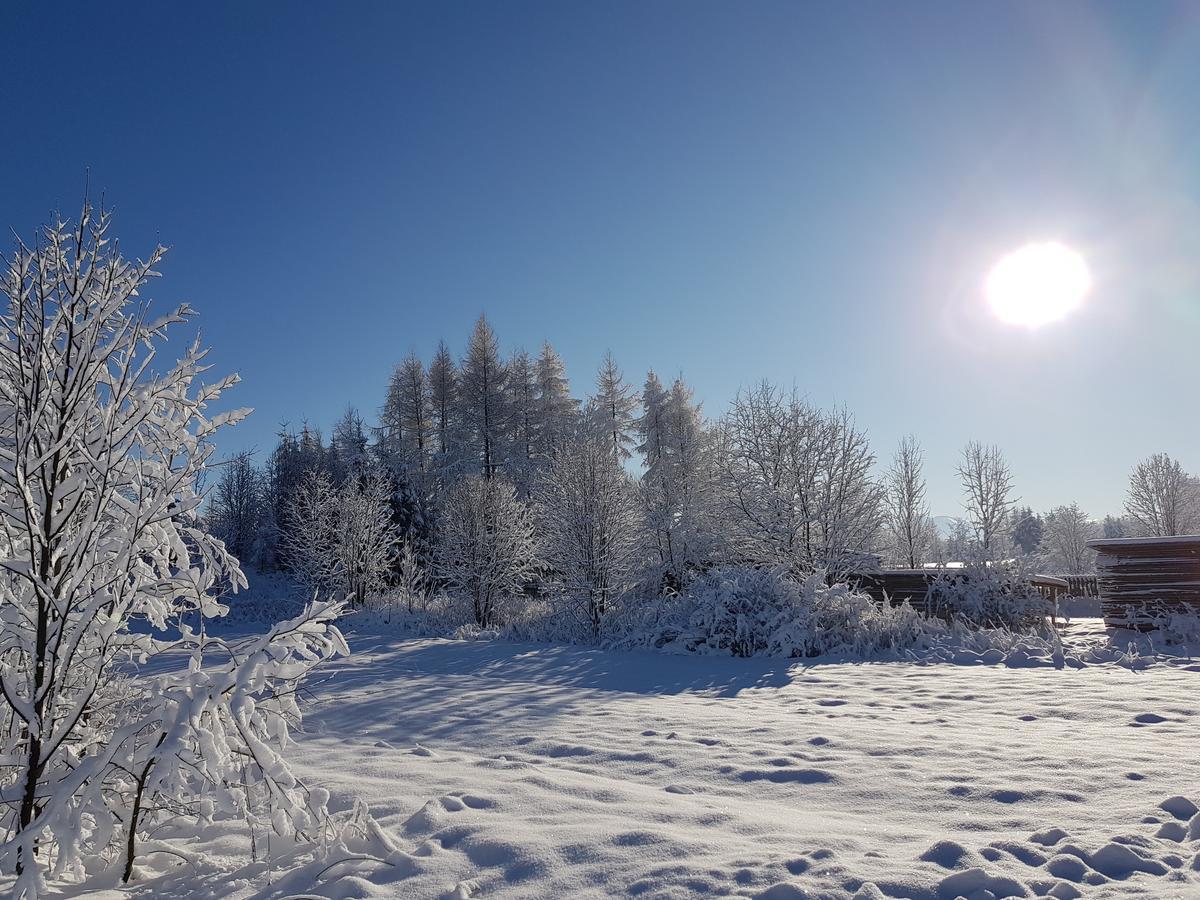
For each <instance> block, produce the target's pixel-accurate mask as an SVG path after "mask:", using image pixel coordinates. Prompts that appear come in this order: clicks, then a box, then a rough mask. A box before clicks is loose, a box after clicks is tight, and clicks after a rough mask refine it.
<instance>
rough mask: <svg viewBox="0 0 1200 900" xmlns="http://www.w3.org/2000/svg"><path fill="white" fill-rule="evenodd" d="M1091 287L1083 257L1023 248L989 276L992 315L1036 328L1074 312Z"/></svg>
mask: <svg viewBox="0 0 1200 900" xmlns="http://www.w3.org/2000/svg"><path fill="white" fill-rule="evenodd" d="M1091 285H1092V278H1091V275H1090V274H1089V273H1088V267H1087V263H1085V262H1084V261H1083V257H1082V256H1080V255H1079V254H1078V253H1076V252H1075V251H1074V250H1072V249H1071V248H1070V247H1066V246H1064V245H1062V244H1059V243H1055V242H1049V243H1044V244H1026V245H1025V246H1024V247H1021V248H1020V249H1019V250H1014V251H1013V252H1012V253H1009V254H1008V255H1007V256H1005V257H1004V258H1003V259H1001V260H1000V261H999V262H998V263H996V265H994V266H993V267H992V270H991V272H989V273H988V277H987V284H986V293H987V299H988V303H989V304H990V305H991V307H992V312H994V313H995V314H996V316H997V317H998V318H1000V319H1001V320H1002V321H1004V322H1008V323H1009V324H1012V325H1024V326H1025V327H1027V328H1037V327H1039V326H1041V325H1046V324H1047V323H1049V322H1057V321H1058V320H1059V319H1062V318H1064V317H1065V316H1067V315H1068V314H1069V313H1071V312H1072V311H1074V310H1075V309H1077V308H1078V307H1079V306H1080V305H1081V304H1082V303H1083V298H1084V296H1086V294H1087V292H1088V289H1089V288H1090V287H1091Z"/></svg>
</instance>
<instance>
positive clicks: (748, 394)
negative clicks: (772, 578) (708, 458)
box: [721, 382, 883, 577]
mask: <svg viewBox="0 0 1200 900" xmlns="http://www.w3.org/2000/svg"><path fill="white" fill-rule="evenodd" d="M723 431H724V435H725V440H724V450H723V453H722V455H721V458H722V468H723V470H724V473H725V478H724V481H725V486H726V492H727V500H726V502H727V505H728V509H729V522H730V527H731V529H732V531H733V535H734V538H735V540H736V542H737V546H736V552H737V553H738V554H739V555H740V556H742V557H744V558H746V559H750V560H754V561H756V562H760V563H764V564H768V565H777V566H785V567H788V568H790V569H792V570H794V571H796V572H798V573H803V572H811V571H813V570H816V569H823V570H825V571H826V572H828V573H829V574H830V575H831V576H833V577H840V576H843V575H848V574H852V573H853V572H855V571H859V570H861V567H862V566H863V565H864V564H869V558H870V553H871V551H872V550H873V549H874V548H875V547H876V546H877V544H878V541H879V533H880V529H881V528H882V525H883V489H882V488H881V487H880V486H879V485H878V484H876V483H875V481H874V480H873V479H872V477H871V468H872V466H873V465H874V462H875V456H874V454H873V453H872V452H871V449H870V445H869V443H868V441H867V436H866V434H865V433H864V432H863V431H861V430H860V429H859V428H858V427H857V426H856V425H855V423H854V420H853V418H852V417H851V416H850V414H849V413H848V412H846V411H844V410H840V411H833V412H824V411H822V410H818V409H815V408H813V407H812V406H810V405H809V404H808V403H806V402H805V401H803V400H802V399H801V398H800V397H799V396H798V395H797V394H796V392H795V391H792V392H791V393H790V394H789V393H784V392H783V391H781V390H779V389H778V388H776V387H774V386H773V385H771V384H769V383H767V382H763V383H762V384H760V385H759V386H758V387H757V388H755V389H753V390H749V391H742V392H739V394H738V396H737V397H736V398H735V400H734V402H733V404H732V406H731V408H730V410H729V413H728V414H727V415H726V417H725V420H724V423H723Z"/></svg>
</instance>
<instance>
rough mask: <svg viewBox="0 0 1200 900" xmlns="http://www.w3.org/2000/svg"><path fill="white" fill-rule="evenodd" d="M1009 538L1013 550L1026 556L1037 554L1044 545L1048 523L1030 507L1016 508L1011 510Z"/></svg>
mask: <svg viewBox="0 0 1200 900" xmlns="http://www.w3.org/2000/svg"><path fill="white" fill-rule="evenodd" d="M1008 518H1009V522H1010V523H1011V524H1010V525H1009V531H1008V537H1009V540H1010V541H1011V542H1012V547H1013V549H1014V550H1015V551H1016V552H1017V553H1020V554H1022V555H1024V556H1032V555H1033V554H1035V553H1037V551H1038V549H1039V548H1040V547H1041V545H1042V539H1043V536H1044V534H1045V530H1046V523H1045V521H1044V520H1043V519H1042V517H1041V516H1039V515H1038V514H1037V513H1035V512H1034V511H1033V510H1032V509H1031V508H1030V507H1028V506H1026V507H1024V508H1021V507H1015V508H1014V509H1012V510H1010V512H1009V515H1008Z"/></svg>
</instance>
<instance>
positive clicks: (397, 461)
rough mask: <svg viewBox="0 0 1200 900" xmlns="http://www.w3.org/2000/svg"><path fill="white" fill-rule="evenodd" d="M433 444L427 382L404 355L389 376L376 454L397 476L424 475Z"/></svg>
mask: <svg viewBox="0 0 1200 900" xmlns="http://www.w3.org/2000/svg"><path fill="white" fill-rule="evenodd" d="M432 443H433V423H432V417H431V415H430V388H429V378H428V377H427V376H426V374H425V367H424V365H422V363H421V360H420V359H418V358H417V356H416V355H415V354H413V353H410V354H408V356H406V357H405V358H404V359H403V361H401V362H400V364H399V365H397V366H396V368H395V370H394V371H393V372H392V377H391V379H390V380H389V381H388V390H387V397H386V399H385V400H384V404H383V412H382V414H381V415H380V422H379V451H380V455H381V456H382V457H383V458H384V459H385V460H386V461H387V464H388V467H389V468H391V469H392V471H394V472H396V473H398V474H418V475H419V474H424V472H425V471H426V469H427V468H428V465H429V457H430V455H431V451H432V446H431V445H432Z"/></svg>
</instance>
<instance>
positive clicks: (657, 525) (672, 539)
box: [637, 372, 716, 587]
mask: <svg viewBox="0 0 1200 900" xmlns="http://www.w3.org/2000/svg"><path fill="white" fill-rule="evenodd" d="M642 400H643V411H642V416H641V418H639V419H638V422H637V433H638V437H639V438H640V443H639V445H638V449H639V450H640V451H641V453H642V454H643V458H644V460H645V466H646V471H645V472H644V473H642V478H641V481H640V482H639V488H640V493H641V498H642V503H643V510H644V517H645V523H646V530H647V534H648V537H649V542H650V545H651V548H652V551H653V553H654V554H655V555H656V556H657V558H658V563H659V567H660V570H661V576H662V579H663V580H664V581H665V583H667V584H670V585H672V586H675V587H678V586H679V585H682V584H683V583H684V582H685V581H686V579H687V577H688V575H689V573H691V572H692V571H695V570H696V569H698V568H699V567H701V566H703V565H704V564H705V563H707V562H710V561H711V560H710V559H709V557H710V556H711V555H712V551H713V548H714V544H715V539H716V532H715V529H714V528H712V527H711V526H712V522H711V516H712V513H713V509H714V493H715V492H714V487H715V485H714V480H713V474H714V473H713V467H712V463H713V455H712V452H711V451H712V443H711V435H710V434H709V432H708V430H707V428H706V426H705V423H704V420H703V418H702V417H701V414H700V407H699V406H698V405H697V404H696V403H695V402H694V401H693V399H692V392H691V390H690V389H689V388H688V387H687V385H686V384H685V383H684V381H683V379H682V378H677V379H676V380H675V382H674V383H673V384H672V386H671V389H670V390H669V391H668V390H666V389H665V388H663V386H662V383H661V382H660V381H659V380H658V377H657V376H656V375H655V374H654V373H653V372H650V373H649V374H648V375H647V378H646V386H645V389H644V390H643V392H642Z"/></svg>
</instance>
